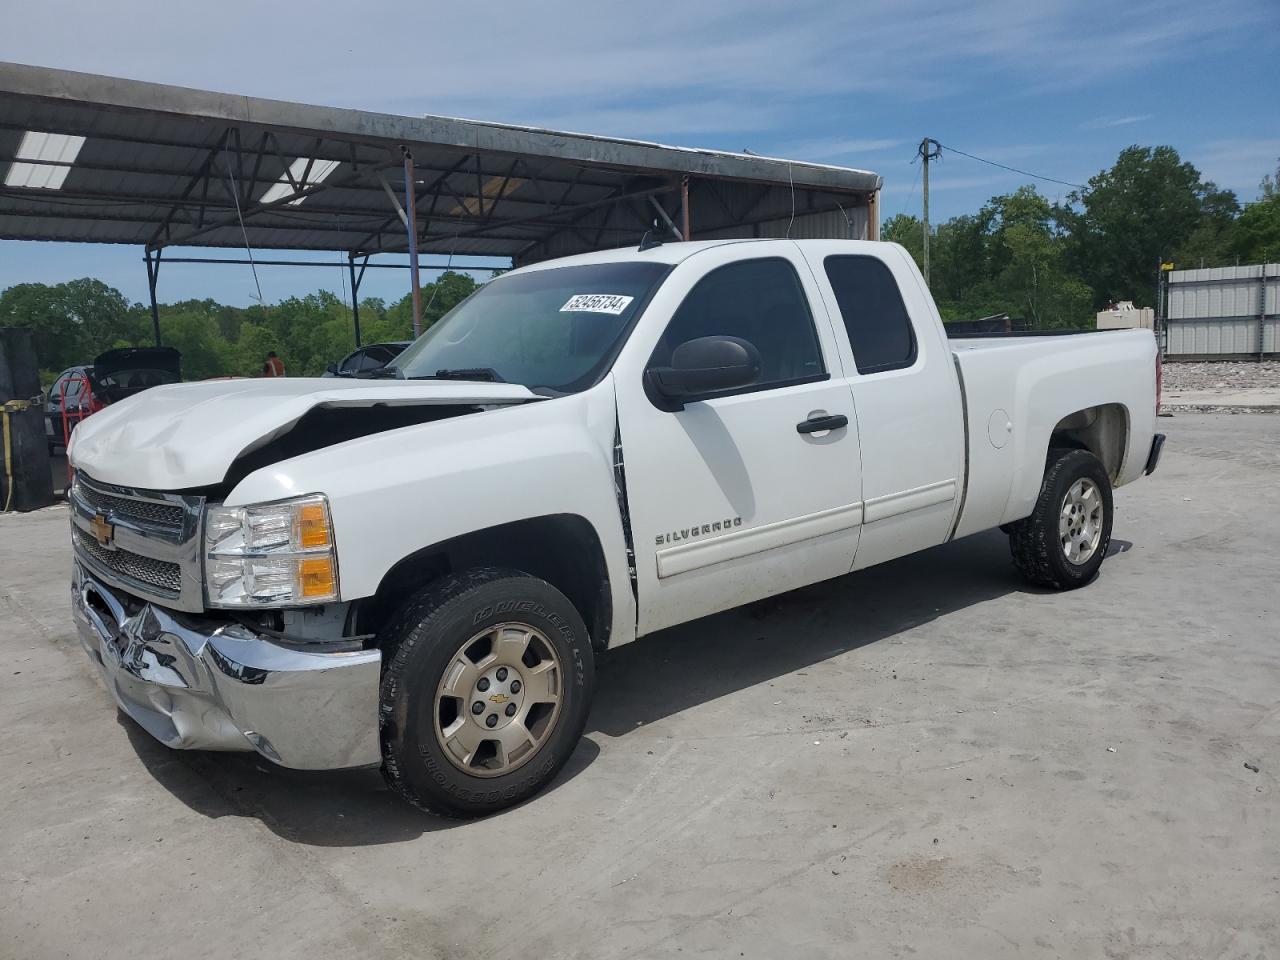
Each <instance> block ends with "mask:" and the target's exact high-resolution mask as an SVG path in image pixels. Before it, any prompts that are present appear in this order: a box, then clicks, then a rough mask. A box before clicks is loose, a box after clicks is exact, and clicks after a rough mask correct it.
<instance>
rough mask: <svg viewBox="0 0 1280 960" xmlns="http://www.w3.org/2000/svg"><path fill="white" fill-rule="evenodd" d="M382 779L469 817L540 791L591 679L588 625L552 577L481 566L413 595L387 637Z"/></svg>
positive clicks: (561, 755)
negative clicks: (539, 576) (552, 582)
mask: <svg viewBox="0 0 1280 960" xmlns="http://www.w3.org/2000/svg"><path fill="white" fill-rule="evenodd" d="M382 639H383V643H384V646H383V649H384V650H386V651H387V656H388V657H389V661H388V662H387V665H386V667H385V670H384V673H383V679H382V687H381V691H380V693H381V700H380V707H379V710H380V734H381V742H382V757H383V764H382V770H383V776H384V777H385V778H386V780H387V783H388V784H389V785H390V786H391V788H392V789H393V790H395V791H396V792H397V793H399V794H400V795H401V796H402V797H404V798H405V799H406V800H408V801H409V802H410V803H412V804H414V805H415V806H418V807H422V808H423V809H427V810H431V811H433V812H436V813H441V814H445V815H447V816H460V817H472V816H480V815H483V814H487V813H494V812H497V811H498V810H502V809H504V808H506V807H509V806H513V805H514V804H517V803H520V802H521V801H522V800H526V799H528V798H529V797H531V796H533V794H535V793H537V792H538V791H539V790H541V789H542V787H544V786H545V785H546V783H547V782H548V781H549V780H550V779H551V778H552V777H554V776H555V774H556V772H557V771H558V770H559V769H560V767H562V766H563V765H564V763H565V761H566V760H568V759H569V757H570V755H571V754H572V753H573V750H574V748H575V747H576V746H577V743H578V740H579V738H580V737H581V736H582V730H583V728H584V727H585V725H586V721H587V711H588V710H589V709H590V706H591V694H592V689H593V686H594V667H593V661H592V655H591V643H590V640H589V639H588V637H587V629H586V627H585V626H584V624H583V622H582V618H581V617H580V616H579V615H578V611H577V610H576V609H575V608H574V606H573V604H572V603H570V602H569V600H568V599H567V598H566V597H565V596H564V595H563V594H562V593H560V591H559V590H557V589H555V588H554V587H553V586H551V585H550V584H549V583H546V582H545V581H543V580H539V579H538V578H536V577H531V576H528V575H526V574H522V573H519V572H516V571H512V570H498V569H492V568H485V569H480V570H472V571H468V572H466V573H463V574H459V575H450V576H447V577H444V578H442V579H441V580H439V581H437V582H436V583H434V584H432V585H431V586H429V587H427V588H425V589H424V590H422V591H421V592H420V593H418V594H416V595H415V596H414V597H413V598H412V599H411V600H410V601H409V602H408V603H407V604H405V606H404V607H403V608H401V610H400V611H399V613H397V614H396V615H395V616H394V617H393V618H392V620H391V623H390V624H389V626H388V628H387V629H386V630H385V631H384V635H383V638H382Z"/></svg>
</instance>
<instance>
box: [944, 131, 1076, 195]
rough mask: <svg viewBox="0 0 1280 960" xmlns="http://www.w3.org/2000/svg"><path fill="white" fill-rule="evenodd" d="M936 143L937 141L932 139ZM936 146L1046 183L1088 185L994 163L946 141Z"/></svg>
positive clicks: (1073, 185) (1068, 185)
mask: <svg viewBox="0 0 1280 960" xmlns="http://www.w3.org/2000/svg"><path fill="white" fill-rule="evenodd" d="M934 142H935V143H937V141H936V140H935V141H934ZM938 146H940V147H942V148H944V149H946V150H950V151H951V152H952V153H958V154H960V156H962V157H968V158H969V159H970V160H977V161H978V162H979V163H986V164H989V165H991V166H993V167H999V168H1000V169H1001V170H1008V171H1009V172H1010V173H1016V174H1018V175H1019V176H1023V177H1030V178H1031V179H1033V180H1044V181H1045V182H1046V183H1056V184H1060V185H1061V186H1064V187H1075V188H1076V189H1077V190H1088V189H1089V187H1088V185H1087V184H1084V183H1072V182H1071V181H1069V180H1056V179H1054V178H1053V177H1042V176H1041V175H1040V174H1038V173H1032V172H1031V171H1029V170H1019V169H1018V168H1017V167H1010V166H1006V165H1005V164H1003V163H996V162H995V161H994V160H987V159H986V158H984V157H975V156H974V155H973V154H972V153H965V152H964V151H963V150H957V149H956V148H955V147H953V146H951V145H950V144H946V143H939V144H938Z"/></svg>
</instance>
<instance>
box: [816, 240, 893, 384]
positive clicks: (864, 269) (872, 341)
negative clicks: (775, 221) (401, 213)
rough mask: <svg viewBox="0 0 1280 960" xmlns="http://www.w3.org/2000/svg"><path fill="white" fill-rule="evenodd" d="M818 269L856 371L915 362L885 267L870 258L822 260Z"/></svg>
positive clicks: (867, 370)
mask: <svg viewBox="0 0 1280 960" xmlns="http://www.w3.org/2000/svg"><path fill="white" fill-rule="evenodd" d="M823 267H824V268H825V269H826V271H827V279H828V280H829V281H831V289H832V290H833V291H834V292H835V295H836V304H837V306H839V308H840V316H842V317H843V318H844V328H845V330H846V331H847V332H848V334H849V345H850V346H852V347H853V360H854V362H855V363H856V364H857V365H858V372H859V373H882V372H884V371H885V370H900V369H902V368H903V367H909V366H911V365H912V364H913V363H915V362H916V335H915V331H914V330H913V329H912V328H911V319H910V317H908V316H907V308H906V305H905V304H903V302H902V294H901V293H900V292H899V291H898V284H897V281H895V280H894V279H893V274H892V273H891V272H890V270H889V268H888V267H887V266H885V265H884V263H883V262H882V261H880V260H878V259H876V258H875V257H827V258H826V260H824V261H823Z"/></svg>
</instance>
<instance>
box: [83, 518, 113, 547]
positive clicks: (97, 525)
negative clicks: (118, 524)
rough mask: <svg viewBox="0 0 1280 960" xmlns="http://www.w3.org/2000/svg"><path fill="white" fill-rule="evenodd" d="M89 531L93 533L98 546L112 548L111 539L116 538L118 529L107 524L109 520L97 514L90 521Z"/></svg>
mask: <svg viewBox="0 0 1280 960" xmlns="http://www.w3.org/2000/svg"><path fill="white" fill-rule="evenodd" d="M89 529H90V531H92V533H93V539H95V540H97V541H98V546H100V547H109V546H111V539H112V537H114V536H115V532H116V528H115V527H114V526H112V525H111V524H109V523H107V518H106V517H104V516H103V515H102V514H100V513H99V514H95V515H94V517H93V519H92V520H90V521H89Z"/></svg>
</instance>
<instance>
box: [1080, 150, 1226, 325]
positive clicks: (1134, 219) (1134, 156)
mask: <svg viewBox="0 0 1280 960" xmlns="http://www.w3.org/2000/svg"><path fill="white" fill-rule="evenodd" d="M1238 210H1239V204H1238V202H1237V201H1236V198H1235V195H1234V194H1233V193H1231V192H1230V191H1227V190H1219V189H1218V188H1217V187H1216V186H1215V185H1214V184H1213V183H1211V182H1208V181H1206V180H1204V179H1203V178H1202V177H1201V175H1200V171H1199V170H1197V169H1196V168H1195V167H1194V166H1193V165H1191V164H1190V163H1186V162H1184V161H1183V160H1182V158H1181V157H1180V156H1179V155H1178V151H1177V150H1175V149H1174V148H1173V147H1169V146H1161V147H1154V148H1152V147H1139V146H1133V147H1127V148H1125V149H1124V150H1122V151H1121V152H1120V156H1119V158H1118V159H1117V160H1116V162H1115V165H1114V166H1113V167H1111V168H1110V169H1109V170H1103V171H1101V172H1100V173H1098V174H1097V176H1095V177H1093V178H1091V179H1090V180H1089V184H1088V186H1087V187H1086V188H1085V189H1083V190H1077V191H1075V192H1074V193H1072V194H1071V195H1070V198H1069V203H1068V205H1067V206H1065V207H1063V208H1060V209H1059V211H1058V212H1057V216H1058V218H1059V219H1060V220H1061V221H1063V222H1064V223H1065V224H1066V225H1067V227H1068V229H1069V231H1070V237H1071V244H1070V247H1071V261H1072V264H1073V266H1074V268H1075V270H1076V271H1077V273H1078V274H1079V276H1080V277H1081V278H1082V279H1083V280H1084V281H1085V282H1086V283H1087V284H1088V285H1089V286H1090V288H1092V290H1093V297H1094V302H1095V304H1097V305H1101V304H1103V303H1104V302H1106V301H1108V300H1133V301H1134V302H1136V303H1140V304H1141V303H1150V302H1151V300H1152V297H1153V295H1154V286H1155V273H1156V269H1157V265H1158V264H1159V262H1160V260H1161V259H1162V258H1170V257H1178V256H1181V255H1183V254H1184V253H1186V252H1187V245H1188V244H1189V243H1192V242H1193V238H1194V246H1195V247H1196V248H1198V249H1197V250H1196V253H1197V255H1199V256H1204V255H1205V253H1206V244H1207V243H1208V242H1209V241H1210V240H1211V238H1212V236H1213V235H1214V233H1215V231H1220V230H1224V229H1225V228H1226V227H1227V226H1228V225H1229V224H1230V222H1231V220H1232V219H1233V218H1234V217H1235V215H1236V213H1237V211H1238Z"/></svg>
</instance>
